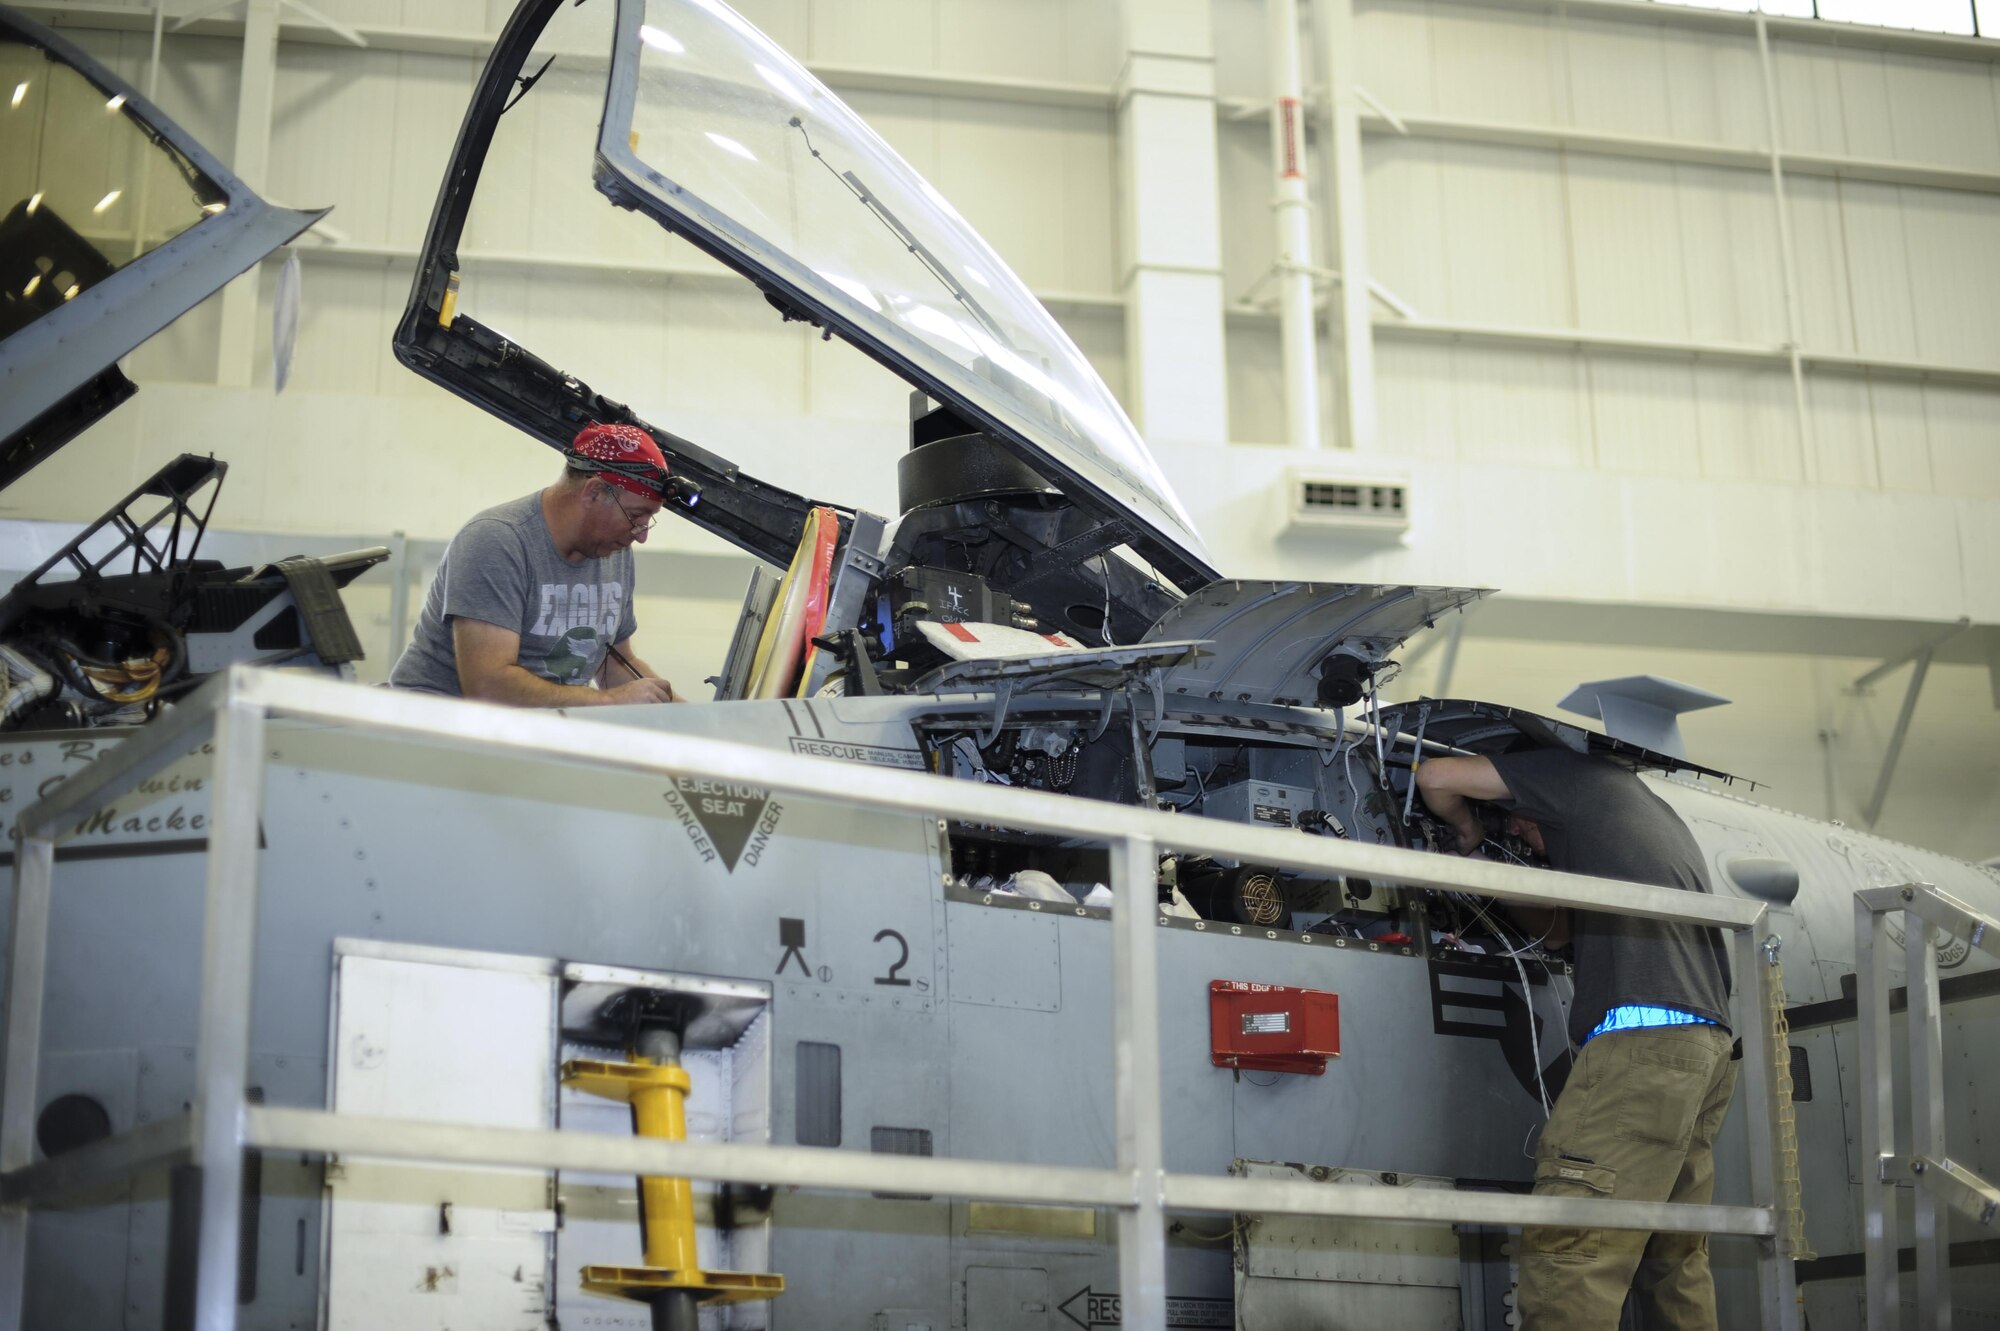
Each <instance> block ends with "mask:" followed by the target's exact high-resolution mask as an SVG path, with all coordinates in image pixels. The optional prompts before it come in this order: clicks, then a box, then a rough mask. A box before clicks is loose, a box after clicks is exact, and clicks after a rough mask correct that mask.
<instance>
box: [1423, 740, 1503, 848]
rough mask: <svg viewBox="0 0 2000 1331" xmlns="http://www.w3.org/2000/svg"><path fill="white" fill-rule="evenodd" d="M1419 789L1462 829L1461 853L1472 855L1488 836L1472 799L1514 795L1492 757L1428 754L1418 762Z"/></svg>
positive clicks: (1426, 802)
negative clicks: (1474, 811) (1427, 756)
mask: <svg viewBox="0 0 2000 1331" xmlns="http://www.w3.org/2000/svg"><path fill="white" fill-rule="evenodd" d="M1417 791H1418V793H1420V794H1421V795H1423V797H1424V806H1425V807H1426V808H1428V809H1429V810H1430V811H1431V812H1432V813H1434V814H1436V815H1437V816H1438V817H1440V818H1442V819H1443V820H1444V821H1445V822H1447V823H1449V824H1450V825H1451V828H1452V830H1453V831H1454V832H1456V833H1458V853H1459V854H1461V855H1470V854H1471V853H1472V852H1473V851H1475V850H1477V849H1478V848H1479V843H1480V842H1482V841H1484V840H1485V839H1486V829H1485V828H1484V827H1482V826H1481V825H1480V822H1479V817H1478V815H1477V814H1475V813H1473V811H1472V805H1471V804H1470V803H1469V801H1471V800H1504V799H1509V798H1511V797H1512V796H1513V792H1512V791H1510V790H1508V789H1507V783H1506V782H1505V781H1503V780H1501V779H1500V771H1499V769H1498V768H1496V767H1494V766H1493V760H1492V759H1490V758H1428V759H1426V760H1424V761H1423V762H1421V763H1419V764H1417Z"/></svg>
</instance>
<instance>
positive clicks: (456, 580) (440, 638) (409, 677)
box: [389, 493, 638, 697]
mask: <svg viewBox="0 0 2000 1331" xmlns="http://www.w3.org/2000/svg"><path fill="white" fill-rule="evenodd" d="M461 616H462V617H464V618H466V619H477V620H481V621H483V622H485V623H488V624H497V625H499V626H500V627H501V628H504V629H512V630H514V631H515V632H517V633H519V634H520V635H521V656H520V663H521V664H522V665H523V666H525V667H526V668H527V669H528V670H530V671H532V672H533V673H535V674H537V675H540V676H541V677H542V678H543V679H546V680H550V681H552V682H554V683H557V684H588V683H590V681H591V679H592V678H593V677H594V676H595V675H596V674H597V668H598V666H599V665H601V664H602V663H603V661H604V653H605V649H606V648H607V647H609V646H611V645H613V644H615V643H619V642H623V641H624V640H625V639H627V638H629V637H631V636H632V634H633V633H634V632H636V631H637V629H638V621H637V620H636V619H635V618H634V617H633V614H632V551H631V550H630V549H625V550H620V551H618V552H617V553H616V554H613V555H607V556H605V557H604V558H603V559H586V560H584V561H583V562H582V563H580V564H572V563H570V562H569V561H568V560H566V559H564V558H563V557H562V555H561V554H559V553H558V552H557V550H556V543H555V538H554V537H553V536H551V535H550V534H549V524H548V520H547V519H546V518H544V517H543V516H542V496H541V495H540V494H539V493H536V494H531V495H527V496H525V497H523V498H521V499H515V500H511V501H509V502H507V503H505V504H500V505H497V506H496V507H493V508H489V509H487V510H486V511H485V512H484V513H481V514H478V515H477V516H476V517H474V518H473V519H472V520H471V521H470V522H468V523H466V524H465V525H464V526H463V527H461V528H459V531H458V535H456V536H454V537H452V538H451V544H450V545H448V546H446V547H445V552H444V558H443V560H441V561H440V562H439V564H438V570H437V576H436V577H435V578H433V579H432V580H431V590H430V595H428V596H427V597H425V598H424V609H423V613H422V614H421V615H419V616H418V617H417V629H416V632H415V634H414V635H412V637H411V638H410V645H409V647H408V648H407V649H405V650H404V652H403V655H402V658H401V659H400V660H398V661H397V662H396V668H395V669H394V670H392V671H390V672H389V682H390V683H391V684H394V685H395V686H396V687H398V688H404V689H423V690H424V691H426V692H429V693H448V694H450V695H452V696H453V697H461V696H463V694H462V692H461V690H460V689H459V687H458V658H457V655H456V654H455V653H454V652H453V650H452V643H451V621H452V620H453V619H455V618H459V617H461Z"/></svg>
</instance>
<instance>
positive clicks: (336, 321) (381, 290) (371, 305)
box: [251, 262, 410, 395]
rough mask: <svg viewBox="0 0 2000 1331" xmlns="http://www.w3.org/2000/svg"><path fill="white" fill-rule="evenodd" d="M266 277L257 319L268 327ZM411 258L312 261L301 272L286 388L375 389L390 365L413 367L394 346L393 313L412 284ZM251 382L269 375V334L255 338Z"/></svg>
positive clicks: (373, 391)
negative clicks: (398, 357)
mask: <svg viewBox="0 0 2000 1331" xmlns="http://www.w3.org/2000/svg"><path fill="white" fill-rule="evenodd" d="M274 281H275V278H274V277H273V278H271V279H267V280H266V281H265V283H264V286H265V288H266V289H265V290H264V292H263V299H262V301H261V302H260V310H259V315H258V324H259V327H261V328H268V327H269V326H270V308H271V296H272V284H273V282H274ZM409 286H410V265H408V264H402V263H398V264H390V263H386V262H380V263H370V264H352V265H350V264H345V263H338V264H331V263H329V264H308V265H306V266H305V267H304V269H303V271H302V272H301V275H300V279H299V340H298V346H297V348H296V350H295V352H294V354H293V358H292V375H291V379H290V381H289V383H288V384H287V386H286V389H285V391H286V392H287V393H295V392H308V393H310V392H333V393H366V394H371V395H372V394H378V393H381V392H383V391H384V389H385V387H386V381H387V380H388V379H389V378H390V372H391V371H392V370H393V371H395V372H396V373H397V374H400V375H403V376H405V377H408V376H409V371H407V370H404V369H402V367H400V366H398V365H397V364H396V361H395V357H394V355H393V354H392V353H391V351H390V348H389V335H390V333H391V332H392V331H393V330H394V327H395V319H396V315H395V313H394V311H397V310H399V309H400V307H401V305H402V302H403V297H404V295H405V294H406V293H407V292H408V291H409ZM251 381H252V382H253V383H258V384H268V383H270V382H271V340H270V338H268V337H260V338H259V339H258V342H257V361H256V369H255V372H254V374H253V375H252V380H251Z"/></svg>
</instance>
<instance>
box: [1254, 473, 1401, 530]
mask: <svg viewBox="0 0 2000 1331" xmlns="http://www.w3.org/2000/svg"><path fill="white" fill-rule="evenodd" d="M1285 525H1286V526H1288V527H1294V528H1303V529H1309V530H1320V531H1350V532H1374V533H1379V534H1383V535H1400V534H1401V533H1403V532H1405V531H1408V530H1409V527H1410V483H1409V482H1408V481H1407V480H1402V479H1398V478H1395V477H1384V476H1351V475H1336V474H1332V473H1327V472H1300V471H1294V472H1289V473H1287V475H1286V478H1285Z"/></svg>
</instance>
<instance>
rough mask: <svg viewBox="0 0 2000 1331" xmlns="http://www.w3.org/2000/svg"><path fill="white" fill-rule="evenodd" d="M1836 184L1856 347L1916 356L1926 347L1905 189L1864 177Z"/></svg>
mask: <svg viewBox="0 0 2000 1331" xmlns="http://www.w3.org/2000/svg"><path fill="white" fill-rule="evenodd" d="M1837 184H1838V196H1839V198H1840V217H1841V232H1842V235H1843V237H1844V238H1845V241H1846V247H1847V269H1848V274H1849V281H1850V282H1851V283H1852V284H1853V285H1852V291H1853V298H1854V335H1855V349H1856V350H1857V351H1859V352H1861V353H1862V354H1863V355H1875V356H1892V357H1901V358H1904V359H1908V360H1915V359H1917V358H1918V357H1919V356H1920V355H1922V354H1923V352H1922V347H1921V345H1920V343H1919V341H1918V338H1917V309H1916V301H1915V293H1914V291H1913V290H1912V287H1911V278H1912V276H1913V273H1914V268H1913V266H1912V262H1911V260H1912V258H1913V256H1912V254H1911V242H1912V239H1913V238H1912V237H1911V236H1910V234H1909V231H1908V228H1907V226H1906V221H1907V219H1908V217H1909V213H1908V212H1907V211H1906V210H1905V209H1904V207H1903V188H1902V187H1901V186H1898V185H1873V184H1868V183H1866V182H1862V181H1840V182H1837Z"/></svg>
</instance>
